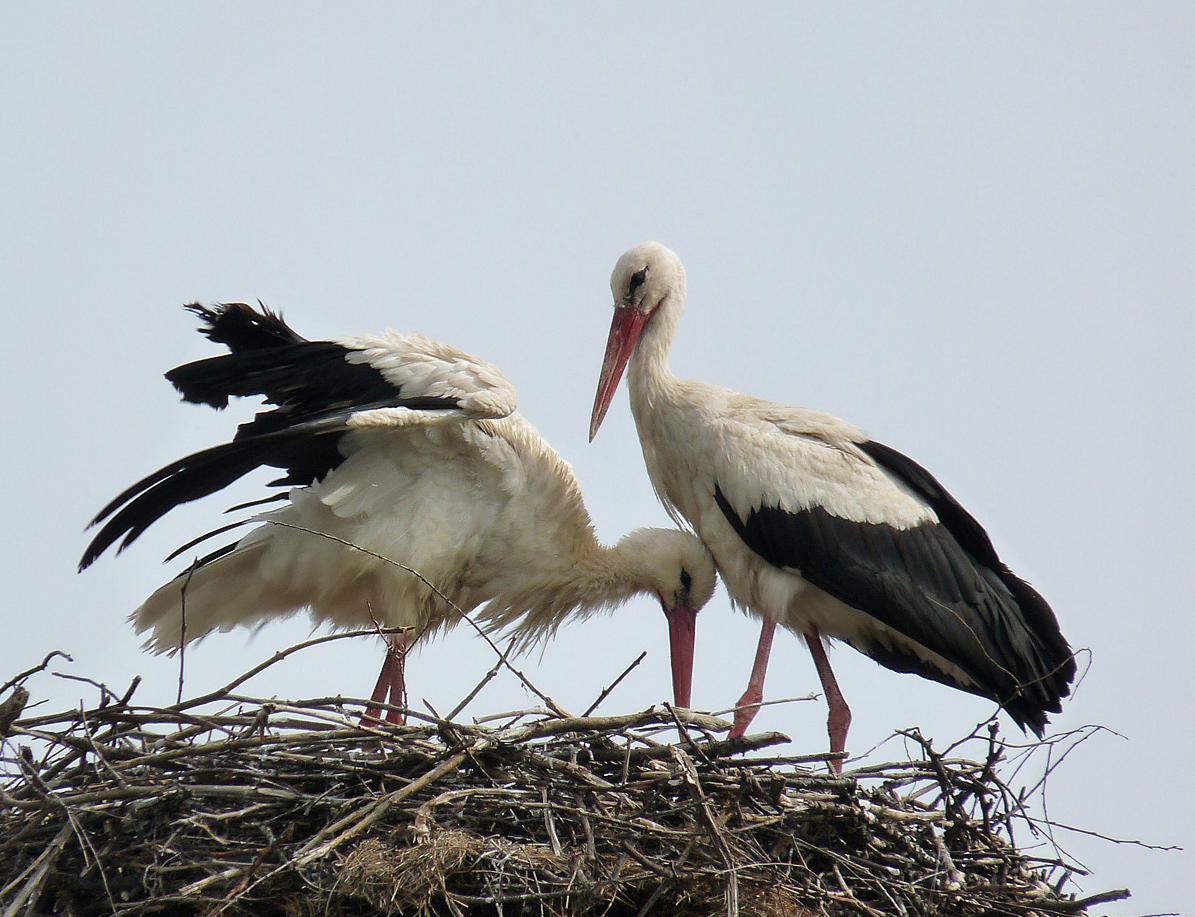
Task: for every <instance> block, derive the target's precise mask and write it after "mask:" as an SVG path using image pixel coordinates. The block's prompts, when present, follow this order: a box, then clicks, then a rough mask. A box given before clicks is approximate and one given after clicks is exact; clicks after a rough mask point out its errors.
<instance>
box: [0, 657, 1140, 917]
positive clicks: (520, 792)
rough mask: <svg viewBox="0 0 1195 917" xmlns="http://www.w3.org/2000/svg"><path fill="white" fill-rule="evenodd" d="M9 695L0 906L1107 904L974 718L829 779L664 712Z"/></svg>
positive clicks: (687, 911)
mask: <svg viewBox="0 0 1195 917" xmlns="http://www.w3.org/2000/svg"><path fill="white" fill-rule="evenodd" d="M15 681H16V680H14V682H15ZM10 684H12V683H10ZM235 684H236V683H234V686H235ZM23 690H24V689H23V688H21V687H20V686H19V685H17V687H16V688H15V689H14V692H13V694H15V695H16V696H15V697H13V696H12V695H10V698H11V699H10V702H9V706H10V707H11V708H12V709H9V710H8V715H7V716H6V715H5V711H4V709H3V707H2V706H0V736H4V735H6V736H7V738H5V739H4V746H3V784H2V785H3V789H2V790H0V913H2V914H3V915H5V917H8V915H17V914H45V913H56V914H73V915H85V914H110V915H140V914H157V913H171V914H203V915H221V914H224V915H242V914H243V915H252V917H272V915H295V917H298V915H317V914H318V915H331V917H337V915H348V914H353V915H372V914H411V915H451V917H460V915H474V914H500V915H570V917H572V915H595V917H596V915H603V917H621V915H630V917H634V915H647V914H652V915H680V914H684V915H697V914H718V913H722V914H731V915H764V914H767V915H781V917H783V915H789V917H798V915H800V917H805V915H840V914H841V915H847V914H849V915H860V914H863V915H891V914H900V915H932V914H951V915H971V914H975V915H979V914H1001V915H1047V914H1078V913H1083V912H1085V910H1086V908H1088V907H1090V906H1091V905H1093V904H1095V903H1097V902H1102V901H1108V900H1114V899H1115V898H1118V897H1124V896H1125V895H1127V892H1110V893H1107V894H1104V895H1096V896H1092V897H1088V898H1086V899H1083V900H1078V899H1076V898H1075V897H1074V896H1073V895H1069V894H1064V893H1063V892H1061V891H1060V888H1061V886H1062V884H1063V883H1064V882H1065V880H1066V877H1067V876H1069V874H1070V870H1071V869H1072V868H1073V867H1070V866H1068V864H1066V863H1065V862H1064V861H1063V860H1061V859H1060V858H1058V857H1049V856H1046V857H1041V856H1031V855H1029V854H1027V853H1025V852H1022V851H1021V850H1019V849H1018V848H1017V847H1016V846H1015V844H1014V843H1013V840H1012V838H1013V835H1012V831H1013V828H1014V825H1018V824H1019V825H1020V826H1021V828H1022V830H1023V829H1024V826H1025V825H1026V824H1028V822H1027V821H1026V816H1025V815H1024V814H1023V812H1022V810H1021V808H1020V802H1019V800H1018V797H1017V795H1016V794H1014V793H1013V792H1011V791H1010V790H1009V788H1008V787H1007V786H1006V785H1005V784H1004V783H1003V782H1002V781H1001V779H1000V777H999V776H998V770H999V768H998V766H997V765H998V764H999V762H1000V760H1001V756H1002V753H1003V748H1002V746H1001V744H1000V743H999V741H997V738H996V736H995V732H994V730H993V731H992V733H991V734H990V735H989V736H988V737H987V738H986V739H984V740H983V744H984V746H985V747H986V751H985V753H984V754H983V755H981V757H982V758H983V760H981V761H969V760H964V759H961V758H953V757H946V756H943V755H940V754H938V753H937V752H936V751H935V750H934V749H933V748H932V747H931V746H930V744H929V743H928V742H926V741H924V740H923V739H921V738H920V737H919V736H917V735H916V734H915V733H910V734H908V735H909V739H910V740H911V741H910V742H909V743H908V745H909V747H911V748H913V749H914V750H919V752H920V754H919V756H918V755H913V757H914V758H916V760H909V761H901V762H895V763H888V764H882V765H875V766H869V767H864V768H859V769H856V770H853V771H850V772H849V773H847V774H845V775H842V776H835V775H832V774H830V773H829V772H828V769H827V768H826V766H825V761H824V758H825V756H810V757H804V758H796V757H779V756H770V757H765V756H762V754H761V752H760V749H764V748H767V747H769V746H773V745H776V744H779V743H780V742H782V741H786V739H785V737H783V736H781V735H779V734H775V733H772V734H765V735H757V736H750V737H746V738H744V739H738V740H733V741H726V740H721V739H719V738H718V735H719V734H722V733H723V732H724V730H725V727H726V725H727V724H726V723H725V722H724V721H721V720H717V719H715V718H713V717H709V716H702V715H697V714H692V713H689V712H687V711H679V710H675V709H673V708H670V707H664V708H662V709H660V708H653V709H650V710H646V711H643V712H639V713H634V714H629V715H625V716H583V717H570V716H567V715H565V714H563V712H562V711H559V710H550V709H541V710H536V711H525V712H521V713H512V714H505V715H502V717H500V718H499V717H494V718H488V720H487V722H482V723H477V722H474V723H463V722H454V721H452V720H451V719H450V718H448V719H435V718H426V719H425V720H424V721H423V722H419V723H417V724H415V723H413V724H411V725H406V726H400V727H390V726H361V725H359V723H358V716H359V708H355V707H354V706H353V704H352V703H350V702H348V701H343V700H341V699H339V698H337V699H327V700H316V701H307V702H301V703H297V702H283V701H276V700H261V699H255V698H250V697H245V696H241V695H238V694H236V693H234V692H233V691H232V690H226V691H221V692H216V693H215V694H212V695H208V696H206V697H202V698H196V699H194V700H192V701H189V702H184V703H179V704H176V705H174V706H171V707H167V708H147V707H138V706H135V705H133V704H132V703H131V700H130V695H131V693H132V689H130V691H129V692H128V693H126V695H125V696H124V697H117V696H115V695H113V694H111V693H110V692H107V691H106V690H105V691H104V694H103V701H104V702H103V703H101V704H100V706H98V707H97V708H95V709H91V710H73V711H67V712H64V713H61V714H58V715H51V716H38V717H36V718H27V719H24V720H18V721H16V722H14V719H15V717H16V716H17V715H18V714H19V710H20V707H21V705H23V703H24V700H23V698H22V697H21V696H20V694H21V692H23ZM14 710H15V711H16V712H14ZM409 719H413V717H411V718H409ZM665 735H666V736H667V737H668V738H669V741H661V737H662V736H665ZM744 753H751V754H752V755H754V757H745V756H744ZM1030 829H1032V830H1035V826H1033V825H1030ZM1035 836H1037V837H1039V838H1040V835H1036V833H1035ZM1038 846H1043V845H1041V844H1038Z"/></svg>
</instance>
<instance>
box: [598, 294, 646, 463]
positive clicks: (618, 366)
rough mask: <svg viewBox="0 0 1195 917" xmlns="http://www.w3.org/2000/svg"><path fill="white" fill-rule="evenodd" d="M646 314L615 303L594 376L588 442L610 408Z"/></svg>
mask: <svg viewBox="0 0 1195 917" xmlns="http://www.w3.org/2000/svg"><path fill="white" fill-rule="evenodd" d="M647 318H648V316H647V315H643V314H641V313H640V312H639V311H638V310H637V309H634V308H632V307H630V306H615V307H614V321H612V322H611V323H610V337H609V338H607V339H606V358H605V359H604V360H602V374H601V376H600V377H599V378H598V387H597V397H596V398H594V399H593V415H592V416H591V417H590V419H589V441H590V442H593V438H594V437H595V436H597V431H598V427H600V426H601V425H602V420H604V419H605V417H606V411H608V410H609V409H610V402H611V401H612V400H613V399H614V393H615V392H616V391H618V383H619V381H621V379H622V373H623V370H625V369H626V368H627V360H629V359H630V358H631V351H633V350H634V349H635V341H637V340H639V332H640V331H642V330H643V324H644V322H646V321H647Z"/></svg>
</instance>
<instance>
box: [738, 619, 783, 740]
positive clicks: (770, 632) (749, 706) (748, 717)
mask: <svg viewBox="0 0 1195 917" xmlns="http://www.w3.org/2000/svg"><path fill="white" fill-rule="evenodd" d="M775 633H776V622H775V621H773V620H772V619H771V618H768V617H765V618H764V619H763V630H761V631H760V632H759V646H758V647H756V649H755V665H753V666H752V667H751V680H750V681H749V682H747V690H746V691H744V692H743V696H742V697H740V698H739V702H738V703H737V704H736V705H735V711H734V727H733V728H732V729H731V730H730V736H729V737H730V738H732V739H737V738H738V737H739V736H741V735H743V734H744V733H745V732H746V731H747V727H748V726H750V725H751V721H752V720H753V719H755V714H757V713H758V712H759V704H761V703H762V702H763V679H764V676H765V675H766V674H767V672H768V657H769V656H770V655H771V653H772V637H773V636H774V635H775Z"/></svg>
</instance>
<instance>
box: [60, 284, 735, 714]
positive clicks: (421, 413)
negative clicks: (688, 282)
mask: <svg viewBox="0 0 1195 917" xmlns="http://www.w3.org/2000/svg"><path fill="white" fill-rule="evenodd" d="M189 308H191V309H192V310H193V311H195V312H196V313H197V314H198V315H199V316H200V317H201V318H202V320H203V322H204V327H203V328H202V329H201V330H203V332H204V333H205V334H206V335H207V336H208V337H209V338H211V339H212V340H213V341H215V342H217V343H223V344H226V345H227V346H228V347H229V349H230V351H231V353H228V354H225V355H223V356H218V357H213V358H210V359H206V360H200V361H198V362H195V363H191V364H187V365H185V366H180V367H178V368H177V369H174V370H172V371H171V372H170V373H168V374H167V378H168V379H170V380H171V381H172V382H173V383H174V384H175V386H176V387H177V388H178V389H179V391H180V392H181V393H182V394H183V397H184V398H185V399H186V400H188V401H192V402H199V403H206V404H209V405H212V406H213V407H217V408H221V407H224V406H225V405H226V404H227V402H228V399H229V397H230V396H245V395H262V396H264V397H265V398H266V400H267V402H269V403H272V404H273V405H275V407H274V409H273V410H268V411H263V412H261V413H259V414H257V415H256V417H255V418H254V419H253V420H251V421H249V422H247V423H244V424H242V425H241V426H240V428H239V429H238V431H237V434H236V436H235V438H234V439H233V440H232V441H231V442H229V443H226V444H224V445H220V446H216V447H214V448H212V449H207V450H204V451H202V452H199V453H196V454H194V455H191V456H188V457H186V458H184V459H181V460H179V461H177V462H174V463H173V464H171V465H168V466H166V467H165V468H163V469H162V470H160V471H159V472H157V473H155V474H153V475H150V476H149V477H147V478H145V479H144V480H142V481H141V482H139V483H138V484H135V485H133V487H131V488H129V489H128V490H126V491H125V492H124V493H122V494H121V495H120V496H118V497H117V498H116V499H115V500H113V501H112V502H111V503H110V504H109V505H108V506H107V507H105V508H104V510H103V511H102V512H101V513H100V514H99V516H98V517H97V518H96V520H95V522H97V523H98V522H103V521H104V520H107V522H106V524H105V525H104V526H103V528H101V529H100V531H99V532H98V533H97V535H96V536H95V539H94V540H93V541H92V543H91V545H90V546H89V547H88V549H87V551H86V553H85V554H84V556H83V559H82V562H81V564H80V569H82V568H84V567H86V566H88V565H89V564H90V563H91V562H92V561H94V560H95V558H96V557H98V556H99V555H100V554H101V553H102V552H103V551H104V550H105V549H106V548H107V547H109V546H110V545H112V544H113V543H115V542H116V541H118V540H121V544H120V548H121V549H123V548H124V547H125V546H127V545H128V544H129V543H130V542H132V541H133V540H134V539H135V538H136V537H137V536H138V535H139V534H140V533H141V532H142V531H144V529H145V528H146V527H148V526H149V525H150V524H152V523H153V522H154V521H155V520H156V519H158V518H159V517H160V516H162V515H163V514H165V513H166V512H168V511H169V510H170V509H172V508H173V507H175V506H177V505H179V504H181V503H184V502H187V501H190V500H194V499H198V498H200V497H203V496H206V495H208V494H210V493H214V492H215V491H217V490H219V489H221V488H223V487H225V486H227V485H228V484H229V483H231V482H232V481H234V480H236V479H237V478H239V477H240V476H242V475H243V474H245V473H247V472H249V471H251V470H253V469H254V468H257V467H259V466H262V465H267V466H274V467H278V468H282V469H285V472H286V473H285V475H284V476H283V477H282V478H280V479H278V480H277V481H274V482H272V483H273V484H274V485H277V486H281V487H284V488H286V492H285V493H280V494H276V495H275V496H274V497H272V498H267V499H266V500H263V501H257V502H258V503H265V502H270V500H271V499H272V500H277V501H280V502H281V503H282V505H281V506H280V507H279V508H277V509H274V510H273V511H270V512H266V513H264V514H261V515H257V516H254V517H251V518H250V519H247V520H245V521H247V522H260V523H261V524H260V525H258V526H257V527H256V528H254V529H252V530H251V531H249V532H248V533H247V534H246V535H245V536H244V537H242V538H241V539H240V540H239V541H236V542H234V543H233V544H230V545H227V546H226V547H224V548H222V549H220V550H218V551H215V552H213V553H211V554H209V555H208V556H206V557H204V558H201V559H200V560H199V561H197V562H196V565H194V568H193V569H189V570H188V571H186V572H185V573H184V574H182V575H180V576H179V577H177V578H176V579H174V580H173V581H171V582H169V583H167V584H166V585H164V586H162V587H161V588H160V589H158V590H157V591H156V592H155V593H154V594H153V595H151V596H150V597H149V598H148V599H147V600H146V601H145V603H144V604H143V605H142V606H141V607H140V608H138V609H137V610H136V611H135V612H134V613H133V616H132V619H133V623H134V626H135V627H136V629H137V631H138V632H143V633H148V635H149V636H148V641H147V646H148V647H149V648H151V649H153V650H155V651H157V652H165V651H171V650H174V649H177V648H178V647H179V645H180V643H181V642H183V641H190V640H193V639H197V638H199V637H202V636H204V635H205V634H207V633H210V632H211V631H214V630H229V629H230V628H232V627H237V626H254V625H260V624H263V623H265V622H267V621H269V620H271V619H274V618H277V617H282V616H287V615H291V614H294V613H296V612H298V611H301V610H303V609H307V610H308V611H309V613H310V615H311V617H312V618H313V620H315V621H316V622H319V623H324V624H329V625H332V626H333V627H337V628H351V627H369V626H371V625H380V626H382V627H386V628H406V629H407V630H406V631H405V632H404V633H403V634H401V635H396V636H393V637H391V638H389V639H390V642H391V646H390V647H389V649H388V652H387V655H386V660H385V663H384V665H383V668H382V672H381V674H380V675H379V678H378V683H377V686H376V688H375V690H374V694H373V701H374V703H375V704H376V703H382V702H385V701H386V698H387V696H389V698H390V703H391V704H392V705H393V706H396V707H403V706H405V676H404V669H403V659H404V657H405V653H406V650H407V648H408V647H409V646H410V645H411V644H412V643H413V642H414V641H416V640H418V639H420V638H422V637H423V636H425V635H427V634H430V633H433V632H435V631H436V630H437V629H439V628H443V627H447V626H451V625H452V624H454V623H456V620H457V615H456V613H455V611H454V610H453V609H452V607H451V605H450V604H449V602H451V603H454V604H455V605H456V606H458V607H459V608H461V609H462V610H464V611H471V610H473V609H480V611H479V616H480V617H481V619H482V620H483V622H484V623H486V624H487V625H488V626H489V627H490V628H500V627H503V626H508V625H509V626H510V627H511V628H512V630H513V632H514V634H515V636H516V637H517V639H518V641H519V642H520V644H523V645H525V644H529V643H532V642H534V641H536V640H537V639H540V638H546V637H548V636H550V635H551V634H552V633H554V632H555V630H556V628H557V627H559V626H560V624H561V623H562V622H563V621H564V620H565V619H566V618H568V617H569V616H570V615H579V616H584V615H587V614H589V613H592V612H594V611H597V610H599V609H603V608H610V607H613V606H615V605H618V604H620V603H621V602H623V601H625V600H626V599H628V598H630V597H631V596H633V595H636V594H639V593H650V594H654V595H656V596H657V598H658V599H659V600H660V602H661V603H662V605H663V607H664V610H665V613H666V614H667V615H668V616H669V621H670V627H671V628H672V630H673V640H672V643H673V647H674V651H676V652H684V651H685V650H686V649H687V650H688V651H689V652H691V649H692V637H691V634H692V628H693V622H694V619H695V615H696V611H697V610H698V609H699V608H700V607H701V606H702V605H703V604H704V603H705V602H706V601H707V600H708V599H709V597H710V595H711V594H712V592H713V589H714V585H715V573H714V568H713V562H712V560H711V559H710V557H709V554H708V552H707V551H706V549H705V548H704V547H703V546H702V544H701V542H700V541H699V540H698V539H696V538H695V537H694V536H692V535H691V534H689V533H686V532H680V531H677V530H668V529H642V530H639V531H636V532H633V533H631V534H630V535H628V536H626V537H625V538H624V539H622V540H621V541H620V542H619V543H618V544H616V545H614V546H613V547H605V546H603V545H601V544H600V543H599V542H598V540H597V538H596V536H595V534H594V531H593V526H592V524H591V522H590V519H589V515H588V512H587V511H586V509H585V505H584V502H583V501H582V497H581V491H580V488H579V486H578V484H577V481H576V479H575V477H574V476H573V473H572V470H571V468H570V467H569V465H568V464H567V463H566V462H564V461H563V460H562V459H561V458H560V456H559V455H557V453H556V452H555V451H554V450H553V449H552V448H551V447H550V446H548V444H547V443H546V442H544V440H543V439H542V438H541V437H540V436H539V434H538V433H537V432H536V431H535V429H534V428H533V427H532V426H531V425H530V424H529V423H528V422H527V421H526V420H524V419H523V418H522V417H521V416H520V415H519V414H517V413H515V411H514V408H515V401H516V397H515V392H514V389H513V387H512V386H511V385H510V383H509V382H508V381H507V380H506V378H505V377H504V376H503V375H502V374H501V373H500V372H499V371H498V370H497V369H496V368H494V367H493V366H491V365H489V364H487V363H485V362H483V361H481V360H479V359H477V358H476V357H472V356H470V355H468V354H466V353H463V352H462V351H459V350H457V349H455V348H452V347H449V346H447V345H444V344H439V343H436V342H434V341H430V340H428V339H426V338H424V337H422V336H420V335H414V334H412V335H401V334H398V333H397V332H393V331H391V332H386V333H385V334H383V335H380V336H376V337H371V336H363V337H352V338H345V339H341V340H337V341H307V340H305V339H304V338H302V337H300V336H299V335H297V334H295V333H294V332H293V331H292V330H291V329H290V328H289V326H287V325H286V324H285V323H284V322H283V321H282V320H281V318H280V317H278V316H276V315H274V314H272V313H270V312H269V311H263V312H257V311H256V310H254V309H252V308H250V307H249V306H246V305H244V304H237V303H233V304H225V305H221V306H218V307H216V308H214V309H206V308H204V307H201V306H198V305H193V306H190V307H189ZM251 505H252V504H251ZM234 525H235V524H234ZM231 527H233V526H225V527H224V528H221V529H218V530H216V532H212V533H209V535H207V536H203V537H202V538H200V539H196V541H194V542H191V543H190V544H188V545H186V546H184V548H182V549H180V552H181V551H183V550H189V549H190V548H191V547H193V546H194V545H195V544H197V543H198V542H199V541H202V540H204V539H205V538H207V537H210V536H211V535H216V534H219V533H220V532H223V531H226V530H227V529H228V528H231ZM349 545H354V546H356V547H357V548H360V549H362V550H355V549H354V548H353V547H350V546H349ZM374 555H377V556H374ZM380 558H388V559H391V560H393V561H396V562H398V564H401V565H403V566H406V567H409V568H410V569H411V570H415V571H418V573H419V574H420V575H421V577H422V579H420V578H419V577H417V576H414V575H412V574H411V573H410V572H409V571H407V570H404V569H402V568H401V567H400V566H396V565H395V564H392V563H387V562H386V561H385V560H383V559H380ZM424 580H426V581H427V582H424ZM427 583H431V584H434V585H435V587H436V590H433V589H431V588H429V586H428V585H427ZM437 590H438V593H439V594H437ZM184 608H185V622H184ZM184 626H185V631H184ZM686 633H687V634H688V636H687V638H686ZM674 663H675V664H674V668H675V670H676V671H677V672H685V671H686V666H685V664H684V662H683V660H674ZM688 665H689V667H690V668H691V660H690V661H689V663H688ZM674 688H675V691H676V694H677V697H676V700H677V703H678V704H682V705H684V706H688V704H689V699H688V696H687V692H688V687H687V685H684V684H681V683H679V682H675V683H674ZM378 712H379V711H378V709H377V708H371V709H370V710H369V711H367V715H369V716H374V717H376V716H377V715H378ZM388 718H389V719H391V720H392V721H397V720H398V718H399V717H398V716H397V715H396V714H395V712H394V711H393V710H392V711H390V712H389V713H388Z"/></svg>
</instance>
